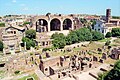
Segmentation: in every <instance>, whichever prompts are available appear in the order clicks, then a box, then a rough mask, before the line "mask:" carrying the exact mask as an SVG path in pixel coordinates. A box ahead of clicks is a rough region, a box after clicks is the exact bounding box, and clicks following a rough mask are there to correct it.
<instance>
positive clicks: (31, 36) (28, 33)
mask: <svg viewBox="0 0 120 80" xmlns="http://www.w3.org/2000/svg"><path fill="white" fill-rule="evenodd" d="M25 35H26V37H27V38H29V39H35V38H36V31H35V30H33V29H30V30H27V31H26V32H25Z"/></svg>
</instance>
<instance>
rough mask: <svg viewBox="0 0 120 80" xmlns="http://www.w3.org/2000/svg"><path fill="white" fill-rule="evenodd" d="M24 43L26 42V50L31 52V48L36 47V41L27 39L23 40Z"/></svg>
mask: <svg viewBox="0 0 120 80" xmlns="http://www.w3.org/2000/svg"><path fill="white" fill-rule="evenodd" d="M22 41H23V43H25V42H26V48H27V49H28V50H29V49H30V47H35V41H34V40H32V39H29V38H27V37H23V38H22Z"/></svg>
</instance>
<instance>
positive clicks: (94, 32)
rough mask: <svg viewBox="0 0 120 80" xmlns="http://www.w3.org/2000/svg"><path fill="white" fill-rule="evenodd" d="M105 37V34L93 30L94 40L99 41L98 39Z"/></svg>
mask: <svg viewBox="0 0 120 80" xmlns="http://www.w3.org/2000/svg"><path fill="white" fill-rule="evenodd" d="M102 39H104V35H103V34H102V33H100V32H98V31H92V40H93V41H97V40H102Z"/></svg>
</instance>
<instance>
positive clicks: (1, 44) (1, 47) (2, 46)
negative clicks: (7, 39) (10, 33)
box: [0, 41, 4, 51]
mask: <svg viewBox="0 0 120 80" xmlns="http://www.w3.org/2000/svg"><path fill="white" fill-rule="evenodd" d="M3 48H4V45H3V42H2V41H0V51H3Z"/></svg>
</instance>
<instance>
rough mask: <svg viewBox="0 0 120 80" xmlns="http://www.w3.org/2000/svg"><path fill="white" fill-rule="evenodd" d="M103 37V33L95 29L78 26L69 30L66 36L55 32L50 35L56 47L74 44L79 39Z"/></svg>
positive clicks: (99, 38)
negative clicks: (76, 28)
mask: <svg viewBox="0 0 120 80" xmlns="http://www.w3.org/2000/svg"><path fill="white" fill-rule="evenodd" d="M103 38H104V35H103V34H102V33H100V32H97V31H91V30H90V29H88V28H80V29H78V30H75V31H71V32H70V33H69V34H68V35H67V36H64V34H62V33H59V34H58V33H55V34H53V35H52V36H51V39H53V42H52V43H53V46H54V47H56V48H64V46H65V45H66V44H67V45H70V44H74V43H77V42H81V41H91V40H94V41H97V40H101V39H103Z"/></svg>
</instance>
